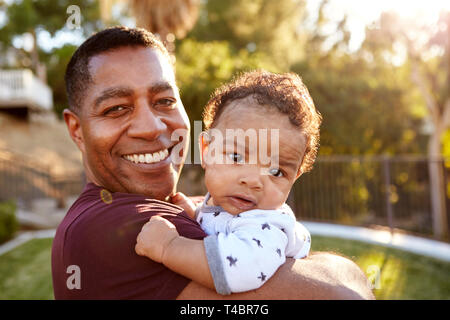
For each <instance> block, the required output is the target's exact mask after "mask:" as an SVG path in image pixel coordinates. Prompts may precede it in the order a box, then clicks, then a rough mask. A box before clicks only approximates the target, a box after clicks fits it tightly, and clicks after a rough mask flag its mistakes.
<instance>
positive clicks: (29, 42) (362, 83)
mask: <svg viewBox="0 0 450 320" xmlns="http://www.w3.org/2000/svg"><path fill="white" fill-rule="evenodd" d="M114 25H126V26H129V27H134V26H139V27H144V28H146V29H148V30H150V31H152V32H154V33H156V34H158V35H159V36H160V38H161V40H163V42H164V43H165V45H166V46H167V48H168V49H169V51H170V52H171V54H172V55H173V59H174V62H175V67H176V76H177V81H178V85H179V88H180V92H181V98H182V100H183V103H184V106H185V108H186V111H187V113H188V115H189V118H190V120H191V122H192V123H191V126H192V128H194V123H193V122H194V121H195V120H197V121H199V120H201V113H202V110H203V107H204V105H205V103H206V102H207V100H208V99H209V97H210V95H211V93H212V92H213V90H214V89H215V88H216V87H218V86H219V85H221V84H222V83H224V82H226V81H228V80H230V79H231V78H232V77H233V76H234V75H236V74H238V73H240V72H243V71H247V70H252V69H256V68H263V69H266V70H269V71H272V72H295V73H298V74H299V75H300V76H301V77H302V79H303V81H304V83H305V84H306V85H307V87H308V89H309V91H310V93H311V96H312V98H313V100H314V102H315V104H316V107H317V108H318V110H319V111H320V112H321V114H322V116H323V125H322V127H321V146H320V149H319V156H318V159H317V161H316V164H315V166H314V169H313V170H312V171H311V172H310V173H307V174H304V175H303V176H302V177H301V178H300V179H299V180H298V181H297V183H296V184H295V186H294V188H293V190H292V192H291V194H290V196H289V200H288V202H289V204H290V205H291V206H292V208H293V209H294V211H295V213H296V215H297V217H298V218H299V220H301V221H302V222H303V221H305V222H311V223H322V224H323V223H326V224H327V226H330V225H331V226H337V227H338V226H352V227H363V228H365V229H348V230H371V231H379V232H386V233H387V235H388V236H389V237H390V238H389V239H391V240H392V239H393V237H394V235H405V236H414V238H411V239H423V241H425V240H427V241H428V240H429V241H431V240H434V241H439V242H427V243H429V244H430V243H431V244H439V245H444V246H449V244H448V243H449V242H450V238H449V229H450V214H449V213H450V130H449V129H450V2H449V1H446V0H428V1H426V2H424V1H419V0H409V1H403V0H395V1H387V0H378V1H356V0H228V1H223V0H99V1H94V0H80V1H74V0H59V1H57V0H41V1H33V0H17V1H14V0H3V1H2V0H0V243H2V242H6V241H8V240H11V239H13V238H14V239H18V238H20V237H21V236H22V239H25V238H23V235H26V234H30V232H31V233H33V232H36V230H43V229H44V230H50V231H51V230H54V228H56V226H57V225H58V223H59V222H60V221H61V219H62V217H63V216H64V214H65V212H66V211H67V208H68V207H69V206H70V204H71V203H72V202H73V201H74V199H76V197H77V196H78V195H79V193H80V192H81V190H82V188H83V186H84V183H85V178H84V175H83V169H82V165H81V155H80V153H79V151H78V149H77V148H76V146H75V144H74V143H73V142H72V141H71V139H70V137H69V135H68V133H67V130H66V128H65V124H64V123H63V122H62V120H61V119H62V110H64V109H65V108H67V99H66V94H65V87H64V72H65V68H66V65H67V63H68V61H69V59H70V57H71V56H72V54H73V52H74V51H75V50H76V48H77V46H78V45H80V44H81V43H82V42H83V41H84V40H85V39H86V38H87V37H89V36H90V35H91V34H92V33H94V32H96V31H98V30H101V29H103V28H105V27H108V26H114ZM192 138H193V141H196V137H192ZM192 159H194V155H192ZM202 175H203V172H202V170H201V168H200V166H199V165H191V164H188V165H185V168H184V170H183V174H182V177H181V179H180V183H179V190H180V191H182V192H184V193H186V194H188V195H201V194H204V193H205V191H206V189H205V187H204V185H203V183H202V177H203V176H202ZM313 225H314V224H311V226H313ZM316 226H317V225H316ZM346 230H347V229H346ZM350 232H351V231H350ZM366 233H367V232H366ZM34 234H36V233H34ZM50 234H51V232H50ZM37 238H43V239H34V240H32V241H27V242H25V241H22V242H23V243H24V244H22V245H20V246H18V245H17V246H16V247H14V249H11V250H10V249H8V250H6V249H5V250H4V252H5V253H3V251H2V250H1V249H0V298H3V299H52V298H53V292H52V287H51V274H50V271H49V270H50V269H49V268H50V266H49V259H50V248H51V236H50V237H49V236H37ZM27 239H28V238H27ZM405 239H406V238H405ZM391 240H389V241H391ZM13 241H14V240H13ZM389 241H388V242H387V244H389ZM19 242H20V241H19ZM22 242H20V243H22ZM391 242H392V241H391ZM6 243H10V242H6ZM312 243H313V250H332V251H335V252H339V253H341V254H344V255H346V256H348V257H350V258H352V259H353V260H354V261H356V262H357V263H358V264H359V265H360V267H361V268H362V269H363V271H365V272H366V274H367V275H368V277H369V280H370V281H371V284H372V285H373V288H374V293H375V294H376V296H377V298H380V299H450V273H449V272H450V263H449V261H450V256H448V252H449V251H448V247H445V248H446V250H447V251H445V252H446V253H447V256H445V257H444V258H443V259H439V258H435V257H434V258H433V257H429V256H427V255H420V254H417V253H411V252H407V251H402V250H398V248H397V249H395V248H392V246H389V245H388V246H386V245H384V246H383V245H379V244H377V243H376V242H372V243H368V242H359V241H354V240H348V239H342V238H334V237H333V236H330V235H328V236H327V235H323V234H321V235H317V236H316V237H314V234H313V242H312ZM381 244H383V243H381ZM384 244H386V243H384ZM406 246H408V244H407V245H406ZM0 248H1V247H0ZM8 248H9V247H8ZM433 248H435V247H433ZM436 248H437V247H436ZM30 270H40V271H39V272H33V275H30Z"/></svg>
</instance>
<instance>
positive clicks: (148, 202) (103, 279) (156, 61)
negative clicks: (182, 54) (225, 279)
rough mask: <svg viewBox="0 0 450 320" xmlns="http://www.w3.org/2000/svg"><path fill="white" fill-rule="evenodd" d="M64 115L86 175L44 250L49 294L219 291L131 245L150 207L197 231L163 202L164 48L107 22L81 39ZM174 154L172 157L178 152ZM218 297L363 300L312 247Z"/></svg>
mask: <svg viewBox="0 0 450 320" xmlns="http://www.w3.org/2000/svg"><path fill="white" fill-rule="evenodd" d="M65 78H66V87H67V94H68V99H69V106H70V108H69V110H65V111H64V119H65V122H66V124H67V127H68V130H69V133H70V136H71V137H72V139H73V141H74V142H75V143H76V144H77V146H78V148H79V149H80V151H81V152H82V155H83V164H84V167H85V171H86V177H87V181H88V184H87V185H86V187H85V189H84V191H83V193H82V194H81V195H80V197H79V198H78V199H77V201H76V202H75V203H74V205H73V206H72V207H71V208H70V210H69V212H68V213H67V215H66V217H65V218H64V220H63V221H62V223H61V224H60V226H59V228H58V230H57V233H56V236H55V239H54V242H53V250H52V273H53V287H54V292H55V298H56V299H175V298H178V299H222V298H224V297H222V296H220V295H218V294H217V293H215V292H214V291H212V290H210V289H207V288H205V287H202V286H201V285H199V284H197V283H195V282H190V281H189V280H188V279H186V278H184V277H182V276H180V275H178V274H176V273H174V272H172V271H170V270H169V269H167V268H165V267H164V266H163V265H162V264H159V263H156V262H153V261H152V260H150V259H147V258H145V257H141V256H138V255H137V254H136V253H135V251H134V249H135V244H136V237H137V235H138V233H139V231H140V229H141V228H142V226H143V225H144V224H145V223H146V222H147V221H148V220H149V218H150V217H152V216H153V215H160V216H162V217H164V218H166V219H168V220H169V221H171V222H172V223H173V224H174V225H175V226H176V228H177V231H178V232H179V234H180V235H183V236H185V237H188V238H193V239H202V238H203V237H205V234H204V232H203V231H202V230H201V228H200V227H199V225H198V224H197V223H196V222H194V221H193V220H191V219H189V218H188V216H187V215H186V213H185V212H184V211H183V210H182V209H181V208H180V207H177V206H175V205H173V204H171V203H169V202H170V201H171V199H172V198H171V197H172V196H173V195H174V194H175V190H176V184H177V181H178V177H179V174H180V171H181V167H182V164H183V161H182V160H183V155H182V154H181V153H180V150H182V149H183V148H184V147H186V146H187V142H188V141H187V137H188V135H185V136H184V138H181V139H179V140H176V141H173V139H172V136H173V134H174V133H175V132H178V131H180V132H181V131H184V132H187V131H188V130H189V121H188V118H187V115H186V113H185V110H184V107H183V105H182V103H181V100H180V97H179V93H178V88H177V86H176V82H175V75H174V71H173V68H172V66H171V64H170V57H169V55H168V53H167V51H166V49H165V48H164V46H163V45H162V44H161V43H160V42H159V41H158V40H157V39H156V38H155V37H154V36H153V35H152V34H150V33H148V32H146V31H145V30H143V29H128V28H124V27H116V28H110V29H106V30H104V31H102V32H99V33H97V34H96V35H94V36H92V37H91V38H89V39H88V40H86V41H85V42H84V43H83V44H82V45H81V46H80V47H79V48H78V50H77V51H76V52H75V54H74V56H73V57H72V59H71V61H70V63H69V65H68V67H67V71H66V77H65ZM180 159H181V161H180ZM226 298H227V299H361V298H362V299H371V298H373V295H372V293H371V291H370V289H369V288H368V286H367V279H366V278H365V276H364V274H363V273H362V272H361V270H360V269H359V268H358V267H357V266H356V265H355V264H354V263H353V262H351V261H349V260H347V259H344V258H342V257H339V256H335V255H331V254H325V253H317V254H313V255H311V257H309V258H308V259H303V260H293V259H289V260H288V261H287V262H286V263H285V264H284V265H283V266H282V267H281V268H280V269H279V270H278V271H277V273H276V274H275V275H274V276H273V278H271V279H270V280H269V281H268V282H267V283H266V284H265V285H264V286H263V287H261V288H260V289H258V290H256V291H252V292H246V293H240V294H234V295H231V296H226Z"/></svg>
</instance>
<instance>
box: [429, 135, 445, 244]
mask: <svg viewBox="0 0 450 320" xmlns="http://www.w3.org/2000/svg"><path fill="white" fill-rule="evenodd" d="M442 131H443V130H442V128H441V127H440V126H435V131H434V132H433V134H432V135H431V136H430V139H429V142H428V158H429V159H428V172H429V177H430V200H431V211H432V221H433V233H434V235H435V236H436V237H438V238H440V239H442V238H445V237H446V236H447V235H448V230H447V211H446V207H445V200H446V186H445V183H444V172H443V165H442V160H441V137H442V133H443V132H442Z"/></svg>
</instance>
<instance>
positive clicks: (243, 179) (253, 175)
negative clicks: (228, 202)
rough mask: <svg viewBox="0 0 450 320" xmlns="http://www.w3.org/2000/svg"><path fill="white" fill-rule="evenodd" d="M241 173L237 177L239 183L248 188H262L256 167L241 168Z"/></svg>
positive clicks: (257, 189) (260, 177)
mask: <svg viewBox="0 0 450 320" xmlns="http://www.w3.org/2000/svg"><path fill="white" fill-rule="evenodd" d="M243 171H244V172H243V174H242V175H241V176H240V177H239V184H240V185H244V186H246V187H248V188H250V189H253V190H256V191H260V190H262V189H263V183H262V176H261V173H260V172H259V170H257V169H256V168H251V169H250V168H243Z"/></svg>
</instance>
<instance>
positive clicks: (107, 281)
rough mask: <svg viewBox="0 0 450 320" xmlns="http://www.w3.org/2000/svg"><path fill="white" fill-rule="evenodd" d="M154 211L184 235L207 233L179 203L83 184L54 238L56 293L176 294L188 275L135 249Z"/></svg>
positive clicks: (125, 296) (90, 296)
mask: <svg viewBox="0 0 450 320" xmlns="http://www.w3.org/2000/svg"><path fill="white" fill-rule="evenodd" d="M153 215H160V216H162V217H164V218H166V219H168V220H169V221H171V222H172V223H173V224H174V225H175V226H176V228H177V231H178V233H179V234H180V235H182V236H184V237H187V238H191V239H203V238H204V237H205V236H206V234H205V233H204V232H203V231H202V229H201V228H200V226H199V225H198V224H197V222H195V221H194V220H192V219H190V218H189V217H188V216H187V214H186V213H185V212H184V211H183V209H181V208H180V207H177V206H175V205H173V204H169V203H166V202H162V201H158V200H153V199H147V198H146V197H145V196H142V195H136V194H128V193H120V192H115V193H110V192H108V191H106V190H105V189H103V188H101V187H98V186H96V185H94V184H92V183H89V184H87V185H86V187H85V188H84V190H83V193H82V194H81V195H80V197H79V198H78V199H77V200H76V201H75V203H74V204H73V205H72V207H71V208H70V209H69V211H68V212H67V215H66V216H65V218H64V220H63V221H62V222H61V224H60V225H59V227H58V229H57V231H56V235H55V239H54V241H53V248H52V276H53V290H54V293H55V299H175V298H176V297H177V296H178V295H179V294H180V292H181V291H182V290H183V289H184V287H185V286H186V285H187V284H188V283H189V281H190V280H189V279H187V278H185V277H183V276H181V275H179V274H177V273H175V272H173V271H171V270H169V269H167V268H166V267H165V266H164V265H162V264H160V263H157V262H154V261H152V260H150V259H148V258H146V257H142V256H139V255H137V254H136V253H135V251H134V247H135V245H136V238H137V235H138V233H139V232H140V230H141V228H142V226H143V225H144V224H145V223H146V222H148V220H149V219H150V217H152V216H153Z"/></svg>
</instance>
